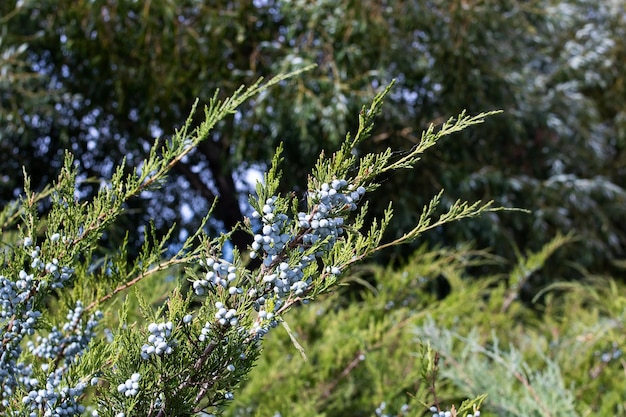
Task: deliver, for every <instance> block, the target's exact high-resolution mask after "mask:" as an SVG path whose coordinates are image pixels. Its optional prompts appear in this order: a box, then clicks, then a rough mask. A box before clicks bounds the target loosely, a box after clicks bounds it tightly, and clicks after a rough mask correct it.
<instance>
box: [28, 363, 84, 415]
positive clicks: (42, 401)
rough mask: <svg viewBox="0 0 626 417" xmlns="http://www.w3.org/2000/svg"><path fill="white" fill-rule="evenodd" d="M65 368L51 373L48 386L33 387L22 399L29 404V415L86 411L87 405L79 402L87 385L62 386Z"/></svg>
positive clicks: (73, 413) (68, 413)
mask: <svg viewBox="0 0 626 417" xmlns="http://www.w3.org/2000/svg"><path fill="white" fill-rule="evenodd" d="M63 377H64V370H63V369H57V370H56V371H54V372H52V373H50V375H48V378H47V380H46V387H45V388H41V389H33V390H31V391H30V392H29V393H28V395H26V396H25V397H24V398H23V399H22V403H24V404H25V405H28V406H29V409H30V411H31V413H30V414H29V417H37V416H42V417H61V416H76V415H80V414H82V413H84V412H85V407H84V406H82V405H80V404H79V403H78V400H79V399H80V398H81V397H82V395H83V392H84V390H85V388H86V385H85V384H84V383H83V382H79V383H77V384H76V385H75V386H74V387H67V386H61V383H62V381H63Z"/></svg>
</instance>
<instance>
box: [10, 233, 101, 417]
mask: <svg viewBox="0 0 626 417" xmlns="http://www.w3.org/2000/svg"><path fill="white" fill-rule="evenodd" d="M49 239H50V241H51V242H52V243H56V242H58V241H60V240H61V241H65V240H66V239H65V238H64V237H63V238H62V237H61V235H60V234H59V233H54V234H52V235H51V236H50V237H49ZM23 248H24V249H25V250H27V251H30V252H29V255H30V258H31V259H30V269H31V270H32V273H28V272H27V271H26V270H21V271H20V272H19V273H18V275H17V279H15V280H11V279H10V278H7V277H5V276H0V329H2V340H1V343H0V386H2V406H3V407H8V406H9V399H10V397H11V396H12V395H13V393H14V390H15V388H16V387H17V385H18V384H21V385H22V386H23V387H25V388H26V389H27V390H30V391H29V393H28V395H26V396H25V397H24V398H23V403H24V404H25V405H28V406H29V407H30V409H31V410H38V409H44V408H45V409H46V413H47V414H44V415H51V416H52V415H70V414H74V413H80V412H82V411H81V410H84V408H83V407H82V406H79V405H77V403H76V399H77V398H78V397H79V396H80V395H82V390H83V389H84V387H83V386H82V384H78V385H77V386H76V387H66V386H61V381H62V380H63V378H64V373H65V372H66V371H67V365H69V364H70V363H71V362H73V361H75V359H76V358H77V357H78V356H80V355H81V354H82V352H83V351H84V350H85V349H86V348H87V345H88V344H89V342H90V341H91V339H92V338H93V337H94V332H93V329H94V327H95V326H96V324H97V321H98V319H99V318H100V317H101V313H100V312H98V313H95V314H94V315H92V316H91V317H90V319H89V320H88V321H87V323H85V324H83V322H82V320H81V316H82V314H83V307H82V305H81V304H80V303H77V305H76V308H75V309H74V310H72V311H70V313H69V315H68V322H67V323H66V324H64V325H63V329H62V330H61V331H59V330H58V329H57V328H53V330H52V332H51V333H50V334H49V335H48V336H47V337H41V336H39V337H37V339H36V340H35V342H33V341H29V342H28V343H27V344H26V346H27V347H28V349H29V351H30V352H31V353H32V354H33V355H34V356H35V357H38V358H43V359H52V360H56V359H60V358H63V359H64V362H62V366H61V367H59V368H57V369H54V370H51V372H50V374H48V376H47V379H46V388H45V389H37V387H38V386H39V381H38V380H37V379H36V378H33V364H31V363H23V362H20V361H19V359H20V357H21V355H22V349H23V346H24V344H23V339H24V337H26V336H30V335H33V334H34V330H35V325H36V323H37V321H38V320H39V318H40V317H41V312H40V311H38V309H37V308H36V306H35V305H36V301H37V299H38V298H40V297H39V293H40V292H41V291H42V290H43V289H44V288H50V289H56V288H62V287H63V286H64V284H65V283H66V282H67V281H68V280H70V279H71V277H72V274H73V272H74V270H73V269H72V268H70V267H67V266H62V265H60V264H59V260H58V259H56V258H53V259H52V260H51V261H49V262H46V261H44V260H43V259H42V258H41V249H40V247H39V246H34V247H33V240H32V239H31V238H28V237H27V238H25V239H24V242H23ZM42 369H43V370H44V371H47V370H48V365H46V364H44V365H43V366H42ZM64 413H65V414H64ZM68 413H69V414H68ZM33 415H34V414H33Z"/></svg>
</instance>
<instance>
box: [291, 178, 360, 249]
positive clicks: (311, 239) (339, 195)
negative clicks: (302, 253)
mask: <svg viewBox="0 0 626 417" xmlns="http://www.w3.org/2000/svg"><path fill="white" fill-rule="evenodd" d="M353 188H354V186H353V185H351V184H350V185H349V184H348V183H347V181H346V180H333V181H332V182H331V183H330V185H329V184H327V183H323V184H322V185H321V187H320V189H319V190H314V191H309V199H310V205H312V207H313V210H312V212H311V213H303V212H300V213H298V221H299V226H300V228H301V229H304V230H306V233H305V235H304V237H303V239H302V241H303V243H304V244H305V245H313V244H315V243H316V242H318V241H320V240H325V243H324V245H323V246H322V250H326V251H328V250H330V249H331V248H332V247H333V246H334V244H335V242H336V241H337V237H338V236H339V235H341V234H342V233H343V228H342V227H343V222H344V218H343V216H342V215H345V213H346V212H347V211H354V210H356V208H357V206H356V203H357V202H358V201H359V200H360V199H361V197H363V195H364V194H365V188H363V187H358V188H357V189H356V190H354V191H353ZM344 191H346V192H345V193H344ZM322 254H323V252H318V253H316V256H320V255H322Z"/></svg>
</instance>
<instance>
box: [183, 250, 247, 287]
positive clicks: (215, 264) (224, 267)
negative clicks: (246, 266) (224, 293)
mask: <svg viewBox="0 0 626 417" xmlns="http://www.w3.org/2000/svg"><path fill="white" fill-rule="evenodd" d="M202 264H204V266H206V267H207V269H209V271H208V272H207V273H206V275H205V278H204V279H199V280H196V281H194V282H193V284H192V285H193V289H194V292H195V293H196V295H203V294H204V293H205V292H206V289H207V288H215V287H217V286H221V287H223V288H226V289H227V290H228V292H229V293H230V294H231V295H233V294H241V293H242V292H243V290H242V289H241V288H239V287H237V286H235V285H233V284H234V281H236V280H237V273H236V272H237V268H235V267H234V266H233V265H232V264H230V263H228V262H226V261H222V260H218V259H213V258H207V259H206V261H204V262H202Z"/></svg>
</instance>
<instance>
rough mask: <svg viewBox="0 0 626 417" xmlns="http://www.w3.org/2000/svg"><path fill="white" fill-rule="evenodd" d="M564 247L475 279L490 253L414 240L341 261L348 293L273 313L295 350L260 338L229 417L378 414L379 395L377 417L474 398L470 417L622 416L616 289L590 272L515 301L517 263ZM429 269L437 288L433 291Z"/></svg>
mask: <svg viewBox="0 0 626 417" xmlns="http://www.w3.org/2000/svg"><path fill="white" fill-rule="evenodd" d="M568 244H571V241H569V240H568V239H567V238H563V237H557V238H556V239H555V240H553V241H551V242H549V243H548V244H547V245H546V246H545V247H543V248H542V249H541V250H539V251H537V252H534V253H529V254H526V255H524V256H520V258H519V259H518V266H517V267H516V268H514V269H513V270H510V271H509V272H508V273H506V274H498V275H493V276H484V277H482V279H480V280H475V279H470V276H469V274H468V269H471V267H472V266H475V264H476V263H484V262H493V261H494V259H493V257H492V256H491V255H489V254H488V253H485V252H482V251H476V250H471V248H469V247H462V248H458V249H456V250H454V251H451V250H444V249H440V250H428V249H427V248H425V247H422V248H420V249H419V250H418V251H417V252H416V253H415V254H414V257H413V258H412V261H411V262H409V263H408V264H406V265H403V266H402V267H400V268H383V267H371V266H370V267H364V268H361V269H355V270H354V271H353V274H352V275H351V278H348V282H349V284H350V287H349V288H351V291H350V294H353V295H354V294H358V295H357V297H358V298H356V299H353V300H351V301H350V302H346V300H345V298H343V297H342V296H341V295H339V294H336V295H332V296H330V297H328V298H326V299H325V300H323V301H321V302H319V303H315V304H313V305H311V306H302V307H301V308H300V309H299V310H298V311H296V312H294V313H295V314H293V315H292V316H291V317H289V318H287V322H288V324H289V328H290V329H291V331H292V333H293V335H294V337H295V338H296V340H297V341H298V343H300V344H301V345H302V347H303V348H304V352H305V354H306V357H303V356H301V354H300V353H299V352H298V350H297V349H296V348H295V347H294V345H293V344H292V342H291V340H290V336H289V335H288V334H287V332H285V331H277V332H275V333H273V334H272V335H270V337H269V339H268V340H267V341H266V344H265V345H264V352H263V354H262V355H261V357H260V360H259V363H258V365H257V367H256V368H255V369H254V370H253V372H252V373H251V375H250V381H249V382H248V384H247V386H246V387H245V388H244V389H243V390H242V391H241V393H240V394H239V396H238V397H236V399H235V402H234V403H233V404H232V406H231V407H230V409H229V410H230V411H229V415H231V416H266V415H278V414H275V413H279V414H280V415H281V416H283V417H288V416H297V415H307V416H326V417H331V416H345V415H351V416H374V415H379V416H380V415H381V414H382V413H381V414H377V412H376V409H377V408H379V407H380V406H381V404H382V403H385V405H386V409H385V413H386V414H387V415H411V416H419V415H428V413H427V412H426V410H427V409H428V408H429V407H430V406H432V405H433V404H436V405H437V406H439V407H440V409H442V410H446V409H448V410H449V409H451V407H452V406H453V405H455V404H456V406H457V409H458V405H459V404H460V403H461V402H462V401H463V400H465V399H467V398H476V397H477V396H479V395H481V394H487V397H486V399H485V400H484V401H483V403H482V406H481V408H480V411H481V416H498V417H508V416H520V417H521V416H525V417H527V416H542V417H547V416H587V415H603V416H612V415H615V416H617V415H623V413H624V412H625V411H626V402H624V397H623V395H621V393H622V392H624V390H625V389H626V382H625V380H624V378H623V372H624V359H623V348H624V346H626V339H625V337H624V331H623V330H624V320H625V319H626V317H625V316H624V311H625V310H624V305H625V304H624V303H625V302H626V287H624V285H623V284H619V283H617V282H615V281H613V280H610V279H608V278H602V279H598V278H597V277H596V278H594V277H591V276H588V277H587V279H586V280H585V282H584V283H575V284H572V283H562V284H558V285H554V286H553V287H551V288H549V289H547V290H546V293H545V297H546V299H545V301H544V304H543V307H542V308H541V311H540V312H538V311H537V309H533V308H529V306H527V305H526V304H525V303H524V302H522V300H521V298H520V297H519V293H520V291H521V288H520V287H519V286H518V285H516V284H515V283H516V282H517V279H516V277H518V276H519V271H520V270H536V269H540V268H542V267H543V266H544V265H545V264H546V261H547V262H548V263H549V259H550V255H551V254H554V253H557V252H558V251H561V250H565V249H566V248H567V245H568ZM367 276H373V278H374V280H375V282H376V283H377V284H376V286H375V287H372V286H371V285H370V284H368V283H367V280H364V278H365V277H367ZM440 276H443V277H445V279H446V280H447V281H448V282H449V283H450V293H449V295H448V296H447V297H444V298H442V299H438V298H439V297H438V294H437V292H436V291H435V287H434V286H433V283H434V282H435V281H436V280H437V278H438V277H440ZM607 283H608V284H609V285H607ZM355 288H356V289H358V290H359V291H355ZM428 352H430V354H427V353H428ZM435 354H436V355H437V357H438V358H439V359H438V362H437V366H436V368H438V369H437V371H436V372H435V373H434V377H433V374H432V373H428V372H427V370H428V369H431V370H432V367H433V364H431V365H430V368H429V363H428V362H429V361H433V359H434V358H435V356H434V355H435ZM425 370H426V371H425ZM405 404H407V405H408V410H410V411H407V412H406V414H404V413H403V412H402V411H401V410H402V406H403V405H405ZM405 409H406V408H405Z"/></svg>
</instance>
